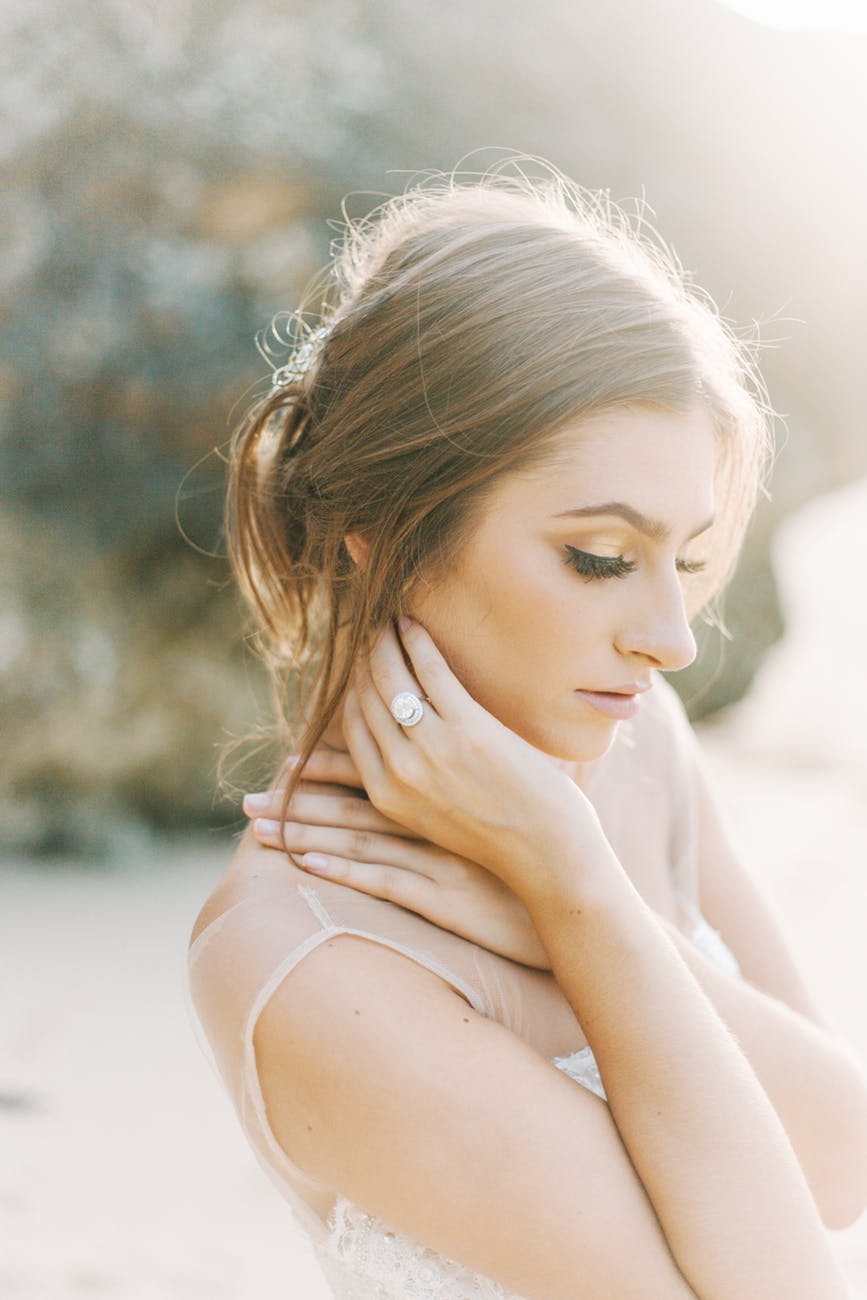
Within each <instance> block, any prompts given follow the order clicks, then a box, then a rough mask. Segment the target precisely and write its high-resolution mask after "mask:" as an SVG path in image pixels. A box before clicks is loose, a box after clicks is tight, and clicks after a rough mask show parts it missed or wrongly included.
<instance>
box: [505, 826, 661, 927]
mask: <svg viewBox="0 0 867 1300" xmlns="http://www.w3.org/2000/svg"><path fill="white" fill-rule="evenodd" d="M523 881H524V882H526V883H525V887H524V888H522V890H521V896H522V899H523V902H524V905H525V907H526V908H527V911H528V912H529V914H530V916H531V918H532V919H533V922H534V924H535V925H536V926H537V929H540V932H541V928H544V927H547V926H548V925H549V924H550V923H551V921H552V919H553V920H555V921H557V922H567V921H568V922H575V921H576V920H578V919H580V917H581V916H582V915H583V914H584V913H586V912H592V913H598V912H600V911H602V912H604V911H607V910H609V909H617V908H619V907H622V906H623V900H624V897H625V895H626V894H628V893H632V894H635V892H636V891H635V887H634V886H633V884H632V882H631V881H630V879H629V877H628V875H627V874H626V872H625V870H624V869H623V866H622V864H621V862H620V860H619V858H618V857H617V855H616V853H615V852H614V849H613V848H612V847H611V845H610V844H609V843H608V840H607V839H606V838H605V835H604V832H603V831H602V827H601V825H600V826H599V827H598V834H593V835H587V834H584V835H583V836H581V837H579V836H577V835H573V836H569V835H562V834H561V835H558V836H556V837H552V838H550V839H546V841H545V842H544V843H542V844H538V845H537V846H536V852H535V854H534V858H533V861H532V862H531V863H530V864H529V865H528V867H527V869H526V872H525V873H524V874H523Z"/></svg>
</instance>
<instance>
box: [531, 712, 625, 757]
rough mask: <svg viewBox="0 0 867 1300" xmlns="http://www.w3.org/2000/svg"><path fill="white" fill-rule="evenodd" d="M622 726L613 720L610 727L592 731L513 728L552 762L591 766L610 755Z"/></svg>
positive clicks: (532, 727) (570, 728)
mask: <svg viewBox="0 0 867 1300" xmlns="http://www.w3.org/2000/svg"><path fill="white" fill-rule="evenodd" d="M619 725H620V724H619V722H616V721H614V720H612V721H611V722H610V723H609V724H608V726H605V727H598V728H596V729H595V730H592V731H591V729H590V728H589V727H567V726H560V727H548V728H545V727H539V726H533V725H532V723H530V722H528V724H527V726H526V727H521V728H520V729H519V728H518V727H517V726H514V725H513V727H512V730H513V731H517V733H518V735H519V736H521V737H522V739H524V740H526V742H527V744H528V745H532V746H533V748H534V749H540V750H541V751H542V753H543V754H549V755H550V756H551V758H558V759H562V760H563V761H564V762H567V763H592V762H593V761H594V760H595V759H597V758H602V756H603V755H604V754H607V753H608V751H609V749H610V748H611V746H612V744H613V743H614V737H615V736H616V735H617V728H618V727H619Z"/></svg>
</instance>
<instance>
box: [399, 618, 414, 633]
mask: <svg viewBox="0 0 867 1300" xmlns="http://www.w3.org/2000/svg"><path fill="white" fill-rule="evenodd" d="M412 624H413V620H412V619H411V618H407V616H406V614H401V616H400V618H399V619H398V620H397V625H398V627H399V628H400V630H401V632H406V631H408V630H409V629H410V628H411V627H412Z"/></svg>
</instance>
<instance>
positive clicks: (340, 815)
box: [244, 785, 417, 839]
mask: <svg viewBox="0 0 867 1300" xmlns="http://www.w3.org/2000/svg"><path fill="white" fill-rule="evenodd" d="M335 789H336V792H335V793H333V794H320V793H319V790H318V789H317V787H316V786H315V785H313V786H311V787H309V788H308V790H306V791H302V792H301V793H299V794H296V795H295V796H294V797H293V798H292V799H291V800H290V802H289V816H290V817H291V818H292V820H293V821H295V822H306V823H307V824H308V825H311V826H339V827H344V828H346V829H348V830H366V831H376V832H377V833H378V834H380V835H399V836H405V837H407V838H409V839H416V838H417V836H415V835H414V834H413V833H412V832H410V831H408V830H407V829H406V827H405V826H401V825H400V823H399V822H396V821H392V820H391V818H389V817H386V816H385V815H384V814H383V813H381V812H379V811H378V809H376V808H374V806H373V804H372V803H371V802H370V800H369V799H359V798H358V796H357V795H346V794H343V793H341V792H339V788H338V787H336V788H335ZM282 808H283V796H282V793H280V792H276V791H275V792H274V793H266V794H264V795H262V796H256V795H247V796H245V799H244V811H245V812H246V813H247V814H248V816H250V817H258V818H265V819H268V820H274V821H279V819H280V814H281V812H282Z"/></svg>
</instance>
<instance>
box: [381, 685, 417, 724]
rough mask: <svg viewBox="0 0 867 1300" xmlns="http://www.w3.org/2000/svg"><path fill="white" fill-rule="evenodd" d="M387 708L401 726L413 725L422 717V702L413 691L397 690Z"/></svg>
mask: <svg viewBox="0 0 867 1300" xmlns="http://www.w3.org/2000/svg"><path fill="white" fill-rule="evenodd" d="M388 710H389V713H390V714H391V716H392V717H393V718H394V720H395V722H398V723H400V725H401V726H402V727H414V726H416V725H417V724H418V723H419V722H421V720H422V718H423V717H424V704H423V703H422V701H421V699H420V698H419V696H418V695H416V694H414V692H413V691H398V693H397V695H395V697H394V698H393V700H392V701H391V704H389V706H388Z"/></svg>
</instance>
